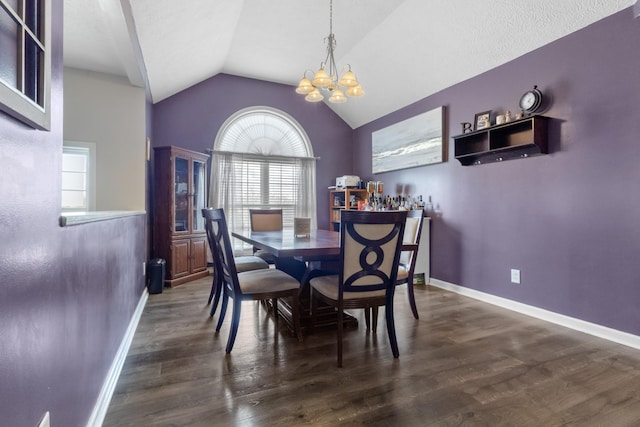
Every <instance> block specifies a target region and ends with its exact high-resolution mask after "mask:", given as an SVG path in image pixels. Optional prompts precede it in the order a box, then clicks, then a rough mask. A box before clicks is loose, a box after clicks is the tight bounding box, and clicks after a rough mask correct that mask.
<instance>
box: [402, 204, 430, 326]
mask: <svg viewBox="0 0 640 427" xmlns="http://www.w3.org/2000/svg"><path fill="white" fill-rule="evenodd" d="M423 215H424V213H423V211H422V210H421V209H420V210H411V211H409V212H408V213H407V221H406V223H405V227H404V236H403V238H402V249H403V250H402V252H401V253H400V264H399V266H398V277H397V278H396V286H398V285H404V284H405V283H406V284H407V296H408V297H409V306H410V307H411V312H412V313H413V317H415V318H416V319H419V318H420V317H419V316H418V308H417V307H416V298H415V295H414V293H413V273H414V270H415V268H416V260H417V258H418V247H419V246H420V236H421V235H422V218H423ZM425 279H426V278H425Z"/></svg>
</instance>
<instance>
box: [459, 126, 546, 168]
mask: <svg viewBox="0 0 640 427" xmlns="http://www.w3.org/2000/svg"><path fill="white" fill-rule="evenodd" d="M548 121H549V118H548V117H545V116H529V117H525V118H523V119H520V120H516V121H513V122H509V123H505V124H502V125H494V126H491V127H489V128H486V129H480V130H476V131H473V132H469V133H463V134H461V135H457V136H454V137H453V141H454V151H455V158H456V159H458V161H459V162H460V163H461V164H462V165H463V166H469V165H480V164H484V163H494V162H502V161H505V160H513V159H521V158H527V157H531V156H536V155H540V154H547V123H548Z"/></svg>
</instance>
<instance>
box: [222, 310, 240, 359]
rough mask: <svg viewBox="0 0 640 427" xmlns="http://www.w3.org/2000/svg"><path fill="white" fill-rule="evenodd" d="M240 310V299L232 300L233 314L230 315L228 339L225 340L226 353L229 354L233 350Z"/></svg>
mask: <svg viewBox="0 0 640 427" xmlns="http://www.w3.org/2000/svg"><path fill="white" fill-rule="evenodd" d="M241 309H242V299H241V298H234V299H233V314H232V315H231V329H230V330H229V339H228V340H227V348H226V350H225V351H226V352H227V353H231V350H232V349H233V343H235V341H236V334H237V333H238V325H240V311H241Z"/></svg>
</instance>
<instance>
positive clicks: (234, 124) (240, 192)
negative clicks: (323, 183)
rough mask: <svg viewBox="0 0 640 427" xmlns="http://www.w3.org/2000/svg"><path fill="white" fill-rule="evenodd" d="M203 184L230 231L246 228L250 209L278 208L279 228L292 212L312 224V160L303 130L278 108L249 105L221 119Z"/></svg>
mask: <svg viewBox="0 0 640 427" xmlns="http://www.w3.org/2000/svg"><path fill="white" fill-rule="evenodd" d="M209 188H210V191H211V194H210V197H209V205H210V206H212V207H216V208H218V207H222V208H224V210H225V214H226V217H227V222H228V225H229V228H230V229H231V230H243V229H244V230H246V229H248V228H249V209H252V208H261V209H265V208H279V209H282V211H283V222H284V227H293V218H294V217H309V218H311V225H312V228H315V226H316V159H315V158H314V157H313V149H312V148H311V143H310V142H309V137H308V136H307V134H306V132H305V131H304V129H302V127H301V126H300V125H299V124H298V123H297V122H296V121H295V120H294V119H293V118H292V117H290V116H289V115H288V114H286V113H284V112H282V111H279V110H276V109H273V108H269V107H251V108H247V109H244V110H240V111H238V112H237V113H235V114H234V115H232V116H231V117H229V118H228V119H227V121H225V123H224V124H223V125H222V127H221V128H220V130H219V131H218V135H217V136H216V140H215V143H214V146H213V157H212V164H211V185H210V186H209ZM236 243H238V244H239V242H236Z"/></svg>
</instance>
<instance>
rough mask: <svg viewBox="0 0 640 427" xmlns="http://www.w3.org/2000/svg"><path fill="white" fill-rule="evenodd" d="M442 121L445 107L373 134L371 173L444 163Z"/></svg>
mask: <svg viewBox="0 0 640 427" xmlns="http://www.w3.org/2000/svg"><path fill="white" fill-rule="evenodd" d="M443 122H444V107H438V108H434V109H433V110H430V111H427V112H426V113H422V114H420V115H417V116H414V117H411V118H409V119H406V120H403V121H401V122H398V123H395V124H393V125H391V126H388V127H386V128H384V129H380V130H377V131H375V132H373V134H372V135H371V144H372V150H371V153H372V159H371V166H372V171H373V173H374V174H375V173H381V172H388V171H392V170H397V169H405V168H412V167H416V166H424V165H430V164H433V163H441V162H443V161H444V144H443V129H444V124H443Z"/></svg>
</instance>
